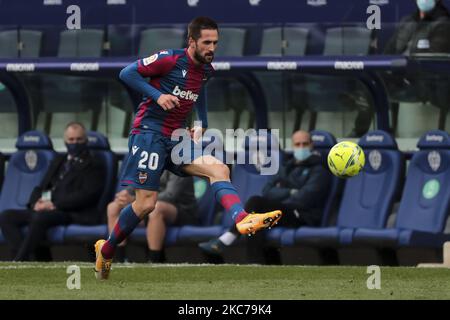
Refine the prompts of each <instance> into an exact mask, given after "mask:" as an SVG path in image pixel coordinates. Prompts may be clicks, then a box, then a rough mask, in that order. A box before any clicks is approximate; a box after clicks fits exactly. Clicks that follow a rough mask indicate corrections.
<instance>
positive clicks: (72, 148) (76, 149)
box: [66, 143, 87, 157]
mask: <svg viewBox="0 0 450 320" xmlns="http://www.w3.org/2000/svg"><path fill="white" fill-rule="evenodd" d="M66 148H67V152H68V153H69V154H70V155H71V156H73V157H76V156H79V155H80V154H81V153H83V151H84V150H86V149H87V143H66Z"/></svg>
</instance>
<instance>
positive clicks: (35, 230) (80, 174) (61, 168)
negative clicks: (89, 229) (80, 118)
mask: <svg viewBox="0 0 450 320" xmlns="http://www.w3.org/2000/svg"><path fill="white" fill-rule="evenodd" d="M64 142H65V144H66V147H67V150H68V153H67V155H58V156H57V157H56V158H55V160H54V161H53V162H52V164H51V165H50V167H49V170H48V172H47V174H46V175H45V177H44V179H43V181H42V183H41V185H40V186H39V187H36V188H35V189H34V190H33V192H32V193H31V196H30V200H29V203H28V209H27V210H7V211H5V212H3V213H1V214H0V228H1V229H2V232H3V235H4V237H5V239H6V242H7V243H8V245H9V246H10V249H11V253H12V259H14V260H15V261H26V260H30V259H31V255H32V254H33V253H34V251H35V249H36V248H37V247H38V246H39V245H40V243H41V241H42V240H44V239H45V237H46V234H47V230H48V229H49V228H50V227H53V226H57V225H67V224H70V223H78V224H96V223H99V222H100V213H99V212H98V210H97V208H96V206H97V201H98V198H99V197H100V195H101V193H102V191H103V185H102V181H103V178H102V177H103V176H104V168H103V166H102V165H101V163H100V162H98V161H97V160H95V159H94V158H93V157H92V156H91V154H90V153H89V151H88V149H87V136H86V130H85V128H84V126H83V125H82V124H81V123H78V122H71V123H69V124H68V125H67V127H66V129H65V132H64ZM26 225H28V226H29V230H28V232H27V234H26V235H25V237H23V236H22V232H21V229H22V227H24V226H26Z"/></svg>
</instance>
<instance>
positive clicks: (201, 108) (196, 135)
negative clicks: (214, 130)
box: [190, 87, 208, 143]
mask: <svg viewBox="0 0 450 320" xmlns="http://www.w3.org/2000/svg"><path fill="white" fill-rule="evenodd" d="M195 107H196V109H197V120H196V121H194V127H192V128H191V129H190V133H191V137H192V139H193V140H194V142H195V143H197V142H198V140H199V139H200V138H201V136H202V135H203V133H204V132H205V131H206V129H207V128H208V116H207V107H206V88H205V87H203V88H202V90H201V91H200V95H199V97H198V100H197V102H196V104H195ZM198 121H200V122H201V125H200V124H199V123H198Z"/></svg>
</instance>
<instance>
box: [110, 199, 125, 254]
mask: <svg viewBox="0 0 450 320" xmlns="http://www.w3.org/2000/svg"><path fill="white" fill-rule="evenodd" d="M123 208H124V206H122V205H120V204H119V202H118V201H116V200H113V201H111V202H110V203H109V204H108V207H107V208H106V215H107V218H108V223H107V224H108V233H111V232H112V231H113V229H114V226H115V225H116V223H117V220H119V216H120V212H121V211H122V209H123ZM125 244H126V240H124V241H122V242H121V243H120V244H119V246H125Z"/></svg>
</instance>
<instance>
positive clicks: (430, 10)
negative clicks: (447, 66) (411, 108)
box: [383, 0, 450, 133]
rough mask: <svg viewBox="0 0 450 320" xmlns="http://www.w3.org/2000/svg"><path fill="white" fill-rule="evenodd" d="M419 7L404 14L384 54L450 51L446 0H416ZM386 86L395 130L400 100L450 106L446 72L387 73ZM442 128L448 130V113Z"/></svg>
mask: <svg viewBox="0 0 450 320" xmlns="http://www.w3.org/2000/svg"><path fill="white" fill-rule="evenodd" d="M416 4H417V10H416V11H415V12H414V13H412V14H410V15H408V16H406V17H404V18H403V19H402V20H401V21H400V22H399V23H398V26H397V28H396V30H395V32H394V34H393V35H392V37H391V38H390V39H389V41H388V42H387V44H386V46H385V48H384V54H388V55H398V54H401V55H406V56H410V55H413V56H414V55H416V56H420V55H421V54H422V55H423V54H426V55H429V54H434V55H437V56H439V55H444V56H445V55H446V54H449V53H450V37H449V34H450V14H449V11H448V10H447V8H446V7H445V6H444V4H443V1H442V0H416ZM383 79H384V81H385V82H386V88H387V89H388V91H389V95H390V96H391V97H392V98H393V100H394V102H395V103H394V104H392V110H393V121H392V123H393V131H394V133H395V130H396V128H397V122H398V109H399V105H398V101H421V102H424V103H425V102H431V104H433V105H434V106H436V107H438V108H440V109H441V110H442V111H444V110H448V105H449V103H450V95H449V94H448V86H449V84H450V77H449V76H448V74H446V73H444V72H441V73H439V72H432V71H427V70H426V69H424V70H419V71H417V70H413V71H409V70H408V69H407V70H405V72H401V73H400V72H398V71H397V72H391V71H387V72H385V73H383ZM440 118H441V119H440V120H439V121H440V123H439V129H441V130H445V113H442V114H441V116H440Z"/></svg>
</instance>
